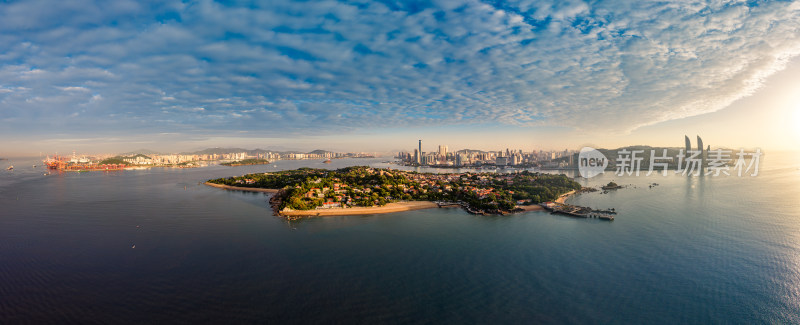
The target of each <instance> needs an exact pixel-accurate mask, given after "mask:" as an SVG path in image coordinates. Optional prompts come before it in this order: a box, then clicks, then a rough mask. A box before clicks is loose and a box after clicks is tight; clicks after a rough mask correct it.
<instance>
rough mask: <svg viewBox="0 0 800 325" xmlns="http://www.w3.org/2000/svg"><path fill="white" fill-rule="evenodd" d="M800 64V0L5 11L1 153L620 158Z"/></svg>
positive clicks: (21, 5) (0, 15) (95, 4)
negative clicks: (316, 152) (255, 150)
mask: <svg viewBox="0 0 800 325" xmlns="http://www.w3.org/2000/svg"><path fill="white" fill-rule="evenodd" d="M798 54H800V4H799V3H798V2H790V1H671V2H653V1H593V2H585V1H564V0H558V1H524V0H523V1H470V0H463V1H462V0H458V1H456V0H442V1H389V0H384V1H277V0H273V1H265V2H260V3H258V2H257V3H255V4H253V3H250V2H241V3H240V2H237V1H230V2H223V3H220V2H212V1H198V2H193V1H190V2H170V1H163V2H162V1H158V2H147V1H80V0H78V1H6V2H2V3H0V136H2V137H3V138H5V139H6V141H4V142H5V144H0V151H6V152H16V151H20V150H28V151H32V152H38V151H50V150H61V151H65V150H71V149H75V148H79V149H86V150H88V149H89V148H91V147H92V146H96V147H98V148H101V149H103V150H111V149H112V148H120V149H121V150H126V149H135V148H141V147H147V148H152V149H156V150H183V149H187V147H189V148H197V147H207V146H216V145H239V146H246V147H275V146H283V147H287V148H291V147H293V146H298V147H301V148H309V149H313V148H315V147H328V148H332V149H339V150H381V149H385V150H396V149H409V148H412V147H413V143H414V142H415V140H416V138H417V137H421V136H422V135H427V136H428V137H434V138H436V139H437V140H436V141H448V137H452V138H453V140H451V142H450V143H449V144H450V145H451V147H483V148H487V149H489V148H493V147H505V146H512V147H519V146H522V144H520V143H519V142H520V141H521V140H514V141H511V140H509V141H506V142H505V143H504V142H503V141H498V140H492V141H488V140H486V139H487V136H490V135H492V134H502V135H503V136H504V137H505V136H508V137H514V136H515V135H519V136H520V137H534V138H537V139H542V138H543V139H544V140H541V141H540V140H536V141H533V140H530V141H529V140H525V141H527V143H528V144H530V143H535V144H540V143H541V146H544V147H545V148H546V147H547V143H548V142H549V141H550V142H555V143H557V145H556V146H576V145H579V144H581V143H585V142H592V141H593V140H594V139H597V136H598V135H597V134H598V130H601V131H600V133H602V134H614V135H618V138H616V139H617V140H613V141H609V143H600V144H598V145H615V144H616V143H615V142H619V141H623V140H620V139H625V136H626V135H627V136H630V134H632V132H633V133H635V132H637V130H642V129H646V128H648V127H652V126H654V125H655V126H658V125H660V123H664V122H666V121H673V120H680V119H685V118H687V117H692V116H699V115H703V114H707V113H711V112H716V111H720V110H723V109H724V108H726V107H729V106H730V105H731V104H733V103H736V102H737V101H739V100H740V99H742V98H745V97H748V96H751V95H753V94H755V93H757V92H758V91H760V90H761V89H762V88H763V85H764V84H765V82H766V81H767V79H768V77H770V76H771V75H773V74H775V73H776V72H779V71H781V70H783V69H785V68H786V67H787V66H788V65H789V63H791V62H793V61H792V59H793V58H795V57H796V56H797V55H798ZM797 81H798V80H794V79H792V80H789V81H787V82H797ZM798 109H800V107H799V108H798ZM680 131H684V130H677V131H676V133H680ZM700 131H702V130H700ZM548 134H549V135H552V137H553V138H552V139H548V138H547V137H548ZM668 136H673V135H671V134H670V135H668ZM365 137H366V138H368V139H364V138H365ZM369 138H373V139H375V140H374V141H372V142H370V141H368V140H369ZM681 138H682V134H680V137H677V139H678V140H676V143H678V144H679V142H680V139H681ZM459 139H471V140H459ZM526 139H528V138H526ZM559 139H571V140H569V141H566V140H559ZM635 140H638V139H631V141H633V142H637V141H635ZM482 141H483V142H482ZM537 141H538V142H537ZM406 142H408V143H411V144H412V145H407V146H406V145H405V144H404V143H406ZM507 142H511V143H507ZM638 142H640V141H638ZM526 147H530V145H526ZM526 149H529V148H526Z"/></svg>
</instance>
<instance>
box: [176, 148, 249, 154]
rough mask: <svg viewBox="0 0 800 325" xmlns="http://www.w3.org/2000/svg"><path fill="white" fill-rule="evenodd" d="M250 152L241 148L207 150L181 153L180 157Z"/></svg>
mask: <svg viewBox="0 0 800 325" xmlns="http://www.w3.org/2000/svg"><path fill="white" fill-rule="evenodd" d="M249 151H251V150H247V149H242V148H208V149H203V150H200V151H195V152H181V154H182V155H222V154H226V153H237V152H248V153H249Z"/></svg>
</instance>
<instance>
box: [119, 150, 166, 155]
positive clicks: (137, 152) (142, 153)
mask: <svg viewBox="0 0 800 325" xmlns="http://www.w3.org/2000/svg"><path fill="white" fill-rule="evenodd" d="M140 154H141V155H160V154H161V153H160V152H158V151H153V150H150V149H139V150H133V151H131V152H125V153H121V154H119V155H120V156H133V155H140Z"/></svg>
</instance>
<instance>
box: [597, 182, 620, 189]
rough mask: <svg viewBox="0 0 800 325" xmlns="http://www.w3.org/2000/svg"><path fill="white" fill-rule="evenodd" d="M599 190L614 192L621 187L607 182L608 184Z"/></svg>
mask: <svg viewBox="0 0 800 325" xmlns="http://www.w3.org/2000/svg"><path fill="white" fill-rule="evenodd" d="M601 188H602V189H604V190H616V189H619V188H622V186H620V185H618V184H617V183H614V182H608V184H606V185H604V186H602V187H601Z"/></svg>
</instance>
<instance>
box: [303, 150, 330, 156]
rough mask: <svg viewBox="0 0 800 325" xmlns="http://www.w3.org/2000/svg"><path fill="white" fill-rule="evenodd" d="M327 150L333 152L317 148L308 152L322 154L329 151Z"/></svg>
mask: <svg viewBox="0 0 800 325" xmlns="http://www.w3.org/2000/svg"><path fill="white" fill-rule="evenodd" d="M329 152H333V151H328V150H322V149H317V150H314V151H312V152H309V153H310V154H315V155H324V154H326V153H329Z"/></svg>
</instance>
